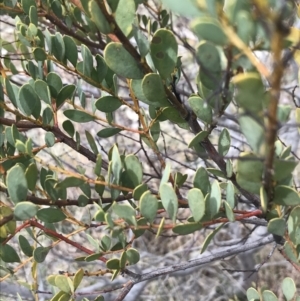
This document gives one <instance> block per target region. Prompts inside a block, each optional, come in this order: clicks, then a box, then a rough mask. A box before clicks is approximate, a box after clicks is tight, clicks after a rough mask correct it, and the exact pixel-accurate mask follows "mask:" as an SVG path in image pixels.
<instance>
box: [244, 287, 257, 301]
mask: <svg viewBox="0 0 300 301" xmlns="http://www.w3.org/2000/svg"><path fill="white" fill-rule="evenodd" d="M247 299H248V300H260V295H259V293H258V291H257V290H256V289H254V288H253V287H250V288H248V290H247Z"/></svg>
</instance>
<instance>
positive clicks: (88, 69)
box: [81, 44, 93, 77]
mask: <svg viewBox="0 0 300 301" xmlns="http://www.w3.org/2000/svg"><path fill="white" fill-rule="evenodd" d="M81 55H82V73H83V74H84V75H85V76H88V77H91V73H92V69H93V56H92V53H91V51H90V49H89V48H88V47H87V46H86V45H84V44H81Z"/></svg>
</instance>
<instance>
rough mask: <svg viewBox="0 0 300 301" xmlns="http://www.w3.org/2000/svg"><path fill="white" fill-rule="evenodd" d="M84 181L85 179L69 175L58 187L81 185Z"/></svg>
mask: <svg viewBox="0 0 300 301" xmlns="http://www.w3.org/2000/svg"><path fill="white" fill-rule="evenodd" d="M84 183H85V180H83V179H80V178H76V177H67V178H65V179H63V180H62V181H61V182H60V183H59V184H58V185H57V188H68V187H79V186H80V185H82V184H84Z"/></svg>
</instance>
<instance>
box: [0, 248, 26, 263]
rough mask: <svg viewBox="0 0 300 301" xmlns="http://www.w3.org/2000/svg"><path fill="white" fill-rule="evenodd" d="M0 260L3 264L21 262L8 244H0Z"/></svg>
mask: <svg viewBox="0 0 300 301" xmlns="http://www.w3.org/2000/svg"><path fill="white" fill-rule="evenodd" d="M0 258H1V259H2V260H3V261H4V262H21V260H20V257H19V255H18V254H17V252H16V251H15V249H14V248H13V247H11V246H10V245H8V244H5V245H2V244H0Z"/></svg>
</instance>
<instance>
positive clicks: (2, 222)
mask: <svg viewBox="0 0 300 301" xmlns="http://www.w3.org/2000/svg"><path fill="white" fill-rule="evenodd" d="M13 218H14V215H13V214H10V215H8V216H4V217H3V218H2V219H0V227H1V226H3V225H5V224H7V223H8V222H10V221H11V220H13Z"/></svg>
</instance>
